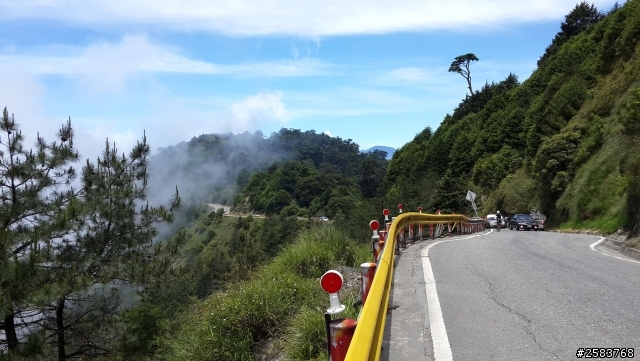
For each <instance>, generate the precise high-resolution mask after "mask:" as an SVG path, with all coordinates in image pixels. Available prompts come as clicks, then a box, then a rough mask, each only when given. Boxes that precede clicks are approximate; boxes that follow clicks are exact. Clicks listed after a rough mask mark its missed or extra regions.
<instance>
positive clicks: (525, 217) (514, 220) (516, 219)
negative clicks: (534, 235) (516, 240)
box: [509, 214, 538, 231]
mask: <svg viewBox="0 0 640 361" xmlns="http://www.w3.org/2000/svg"><path fill="white" fill-rule="evenodd" d="M509 229H515V230H516V231H519V230H525V229H526V230H527V231H530V230H532V229H533V230H534V231H537V230H538V222H536V220H535V219H533V217H531V215H530V214H516V215H514V216H513V217H511V219H510V220H509Z"/></svg>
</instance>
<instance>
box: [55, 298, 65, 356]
mask: <svg viewBox="0 0 640 361" xmlns="http://www.w3.org/2000/svg"><path fill="white" fill-rule="evenodd" d="M65 299H66V298H65V297H60V298H58V304H57V305H56V328H57V332H58V361H65V360H66V359H67V353H66V350H65V347H64V346H65V344H64V303H65Z"/></svg>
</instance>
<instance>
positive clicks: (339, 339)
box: [320, 270, 358, 361]
mask: <svg viewBox="0 0 640 361" xmlns="http://www.w3.org/2000/svg"><path fill="white" fill-rule="evenodd" d="M343 283H344V279H343V278H342V275H341V274H340V272H338V271H334V270H330V271H327V272H325V274H324V275H322V277H320V286H321V287H322V289H323V290H324V291H325V292H327V293H328V294H329V304H330V307H329V308H328V309H327V312H326V313H325V315H324V316H325V317H324V319H325V327H326V331H327V353H328V354H329V360H331V361H344V359H345V357H346V356H347V351H349V345H350V344H351V339H352V338H353V334H354V332H355V328H356V325H357V324H358V321H356V320H354V319H351V318H339V319H335V320H332V319H331V316H332V315H337V314H339V313H342V312H344V311H345V309H346V307H345V306H344V305H343V304H341V303H340V298H339V297H338V292H339V291H340V289H341V288H342V285H343Z"/></svg>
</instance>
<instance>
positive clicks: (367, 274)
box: [360, 262, 378, 306]
mask: <svg viewBox="0 0 640 361" xmlns="http://www.w3.org/2000/svg"><path fill="white" fill-rule="evenodd" d="M377 266H378V264H377V263H374V262H365V263H363V264H361V265H360V270H361V272H362V284H361V285H362V287H361V297H362V306H364V303H365V301H366V300H367V295H369V290H370V289H371V284H372V283H373V277H374V276H375V275H376V267H377Z"/></svg>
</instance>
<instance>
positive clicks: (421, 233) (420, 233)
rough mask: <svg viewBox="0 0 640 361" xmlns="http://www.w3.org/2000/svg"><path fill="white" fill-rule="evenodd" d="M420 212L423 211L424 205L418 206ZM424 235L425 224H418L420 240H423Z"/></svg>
mask: <svg viewBox="0 0 640 361" xmlns="http://www.w3.org/2000/svg"><path fill="white" fill-rule="evenodd" d="M418 212H419V213H422V207H418ZM423 235H424V225H423V224H422V223H421V224H419V225H418V235H417V237H418V241H422V240H423Z"/></svg>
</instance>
